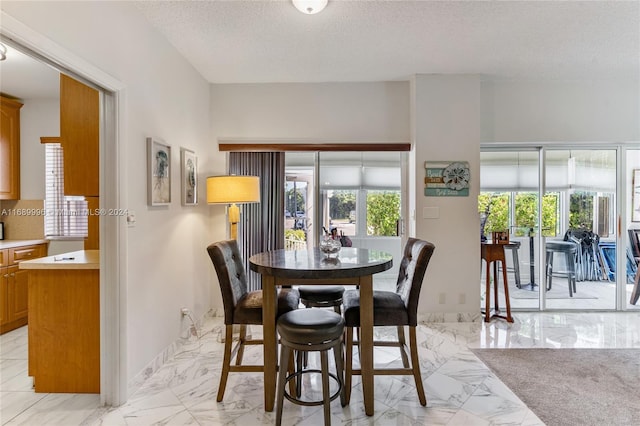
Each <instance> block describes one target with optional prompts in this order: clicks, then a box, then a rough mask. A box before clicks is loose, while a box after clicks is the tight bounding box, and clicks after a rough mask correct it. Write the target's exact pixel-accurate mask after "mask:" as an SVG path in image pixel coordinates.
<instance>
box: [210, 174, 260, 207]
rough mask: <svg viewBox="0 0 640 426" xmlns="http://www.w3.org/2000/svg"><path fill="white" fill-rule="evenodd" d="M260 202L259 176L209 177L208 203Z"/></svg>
mask: <svg viewBox="0 0 640 426" xmlns="http://www.w3.org/2000/svg"><path fill="white" fill-rule="evenodd" d="M259 202H260V178H259V177H258V176H210V177H208V178H207V203H209V204H236V203H238V204H239V203H259Z"/></svg>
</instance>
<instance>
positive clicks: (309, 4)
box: [291, 0, 329, 15]
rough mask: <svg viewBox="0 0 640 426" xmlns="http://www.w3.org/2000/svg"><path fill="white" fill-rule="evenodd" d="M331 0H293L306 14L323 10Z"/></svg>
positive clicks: (297, 7)
mask: <svg viewBox="0 0 640 426" xmlns="http://www.w3.org/2000/svg"><path fill="white" fill-rule="evenodd" d="M328 1H329V0H291V2H292V3H293V5H294V6H295V7H296V9H298V10H299V11H300V12H302V13H304V14H305V15H313V14H314V13H318V12H322V10H324V8H325V7H326V6H327V3H328Z"/></svg>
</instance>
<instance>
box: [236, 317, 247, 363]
mask: <svg viewBox="0 0 640 426" xmlns="http://www.w3.org/2000/svg"><path fill="white" fill-rule="evenodd" d="M232 337H233V336H232ZM246 340H247V326H246V324H241V325H240V335H239V336H238V354H237V355H236V365H242V356H243V355H244V342H245V341H246Z"/></svg>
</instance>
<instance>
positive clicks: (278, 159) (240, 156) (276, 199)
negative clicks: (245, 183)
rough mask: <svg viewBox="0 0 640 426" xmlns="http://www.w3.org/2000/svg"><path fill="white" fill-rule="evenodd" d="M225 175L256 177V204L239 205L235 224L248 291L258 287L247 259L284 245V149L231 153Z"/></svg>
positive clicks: (260, 286)
mask: <svg viewBox="0 0 640 426" xmlns="http://www.w3.org/2000/svg"><path fill="white" fill-rule="evenodd" d="M229 174H232V175H239V176H242V175H244V176H249V175H250V176H259V177H260V203H256V204H243V205H242V206H241V207H240V208H241V214H240V223H239V224H238V245H239V246H240V250H241V253H242V257H243V259H244V261H245V262H244V263H245V268H246V270H247V279H248V284H249V290H250V291H254V290H259V289H261V288H262V284H261V281H260V275H259V274H256V273H255V272H251V271H250V270H249V258H250V257H251V256H252V255H254V254H256V253H260V252H263V251H267V250H275V249H282V248H284V217H283V216H284V152H231V153H230V154H229Z"/></svg>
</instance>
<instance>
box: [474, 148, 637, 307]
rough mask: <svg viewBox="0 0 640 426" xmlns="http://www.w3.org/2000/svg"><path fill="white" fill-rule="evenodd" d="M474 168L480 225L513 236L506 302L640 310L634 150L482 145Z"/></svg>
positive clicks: (507, 252)
mask: <svg viewBox="0 0 640 426" xmlns="http://www.w3.org/2000/svg"><path fill="white" fill-rule="evenodd" d="M621 165H624V167H621ZM634 175H635V180H634ZM480 176H481V181H480V186H481V190H480V196H479V199H478V211H479V214H480V218H481V224H482V226H483V228H482V231H481V233H482V234H483V235H484V236H485V237H486V238H489V239H490V238H491V233H492V232H493V231H509V233H510V240H511V242H512V243H513V244H511V246H510V247H507V248H506V249H505V255H506V261H507V272H508V276H507V278H508V285H509V293H510V302H511V307H512V309H514V310H518V309H520V310H531V309H543V310H544V309H561V310H573V309H575V310H614V309H629V310H634V309H640V307H639V306H638V305H640V301H636V303H635V304H634V303H632V302H633V298H634V296H633V295H634V292H635V294H639V293H640V288H638V286H640V284H636V282H637V281H638V273H637V271H638V266H637V263H638V261H639V260H640V259H638V257H637V256H638V255H640V251H637V252H634V246H633V243H634V240H633V238H634V237H637V236H640V150H639V149H637V148H635V147H634V148H630V147H625V146H615V147H612V148H611V147H591V146H587V147H574V146H572V147H566V146H555V145H554V146H545V147H532V148H531V149H522V148H505V147H500V148H493V147H491V148H483V150H482V152H481V174H480ZM623 189H624V193H623V192H622V191H623ZM540 193H542V197H541V198H540V196H539V194H540ZM636 210H637V211H636ZM638 244H639V245H640V241H639V242H638ZM481 272H482V278H481V283H482V284H481V289H482V290H481V291H483V292H484V276H485V275H484V274H485V271H484V265H483V270H482V271H481ZM501 287H502V286H499V288H501ZM540 290H543V291H542V292H541V291H540ZM501 300H503V299H501ZM502 303H504V302H501V306H502Z"/></svg>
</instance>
